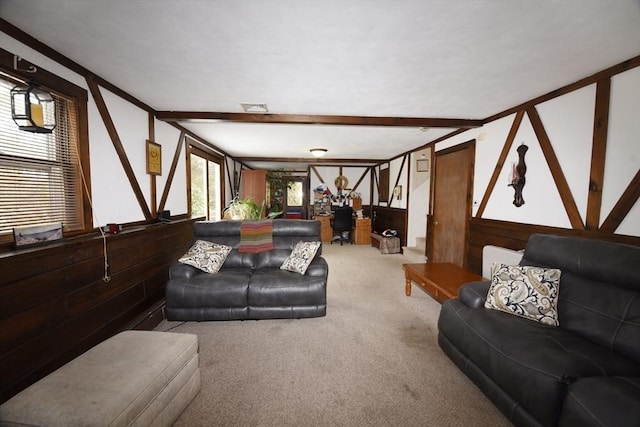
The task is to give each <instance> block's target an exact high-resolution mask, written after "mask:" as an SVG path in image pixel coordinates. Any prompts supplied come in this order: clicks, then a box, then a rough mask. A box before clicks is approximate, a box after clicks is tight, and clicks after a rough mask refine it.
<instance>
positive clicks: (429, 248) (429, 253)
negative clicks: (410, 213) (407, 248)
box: [425, 139, 476, 268]
mask: <svg viewBox="0 0 640 427" xmlns="http://www.w3.org/2000/svg"><path fill="white" fill-rule="evenodd" d="M475 145H476V140H475V139H471V140H469V141H466V142H463V143H461V144H458V145H454V146H453V147H449V148H445V149H443V150H440V151H435V149H434V148H433V146H432V150H434V151H433V152H432V156H431V158H432V159H433V163H432V168H431V172H430V173H431V177H430V179H431V188H430V193H431V194H430V203H429V213H428V214H427V239H426V248H425V256H426V257H427V262H433V250H434V234H435V233H436V229H435V226H434V222H433V221H434V218H433V217H434V211H435V209H436V206H435V193H436V191H437V190H438V188H437V187H438V183H437V182H435V181H436V179H435V177H436V168H437V167H438V159H437V158H438V156H443V155H446V154H451V153H453V152H456V151H460V150H466V149H470V150H472V151H471V155H472V161H471V165H470V167H469V172H468V176H467V185H468V189H469V190H468V191H467V197H466V207H465V210H466V220H465V226H464V249H463V254H464V255H463V260H462V266H463V267H464V268H466V267H467V260H468V258H469V230H470V220H471V217H472V209H473V178H474V169H475V155H476V153H475Z"/></svg>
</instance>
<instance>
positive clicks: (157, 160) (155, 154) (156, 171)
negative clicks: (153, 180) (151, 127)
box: [147, 140, 162, 175]
mask: <svg viewBox="0 0 640 427" xmlns="http://www.w3.org/2000/svg"><path fill="white" fill-rule="evenodd" d="M147 173H148V174H149V175H162V146H161V145H160V144H156V143H155V142H151V141H149V140H147Z"/></svg>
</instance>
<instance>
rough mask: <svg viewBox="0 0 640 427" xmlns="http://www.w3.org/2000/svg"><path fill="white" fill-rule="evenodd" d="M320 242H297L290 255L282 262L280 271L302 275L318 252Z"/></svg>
mask: <svg viewBox="0 0 640 427" xmlns="http://www.w3.org/2000/svg"><path fill="white" fill-rule="evenodd" d="M320 245H321V243H320V242H317V241H316V242H303V241H299V242H298V243H296V246H295V247H294V248H293V251H291V255H289V256H288V257H287V259H285V260H284V262H283V263H282V265H281V266H280V269H282V270H287V271H292V272H294V273H299V274H304V273H305V272H306V271H307V268H308V267H309V264H311V261H313V258H314V257H315V256H316V252H318V248H319V247H320Z"/></svg>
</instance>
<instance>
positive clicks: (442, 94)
mask: <svg viewBox="0 0 640 427" xmlns="http://www.w3.org/2000/svg"><path fill="white" fill-rule="evenodd" d="M0 17H2V18H3V19H5V20H7V21H8V22H10V23H12V24H14V25H15V26H17V27H18V28H20V29H22V30H24V31H25V32H27V33H29V34H31V35H32V36H34V37H35V38H37V39H39V40H41V41H43V42H44V43H46V44H47V45H49V46H50V47H52V48H53V49H55V50H56V51H58V52H60V53H62V54H63V55H65V56H67V57H69V58H70V59H72V60H74V61H75V62H77V63H79V64H80V65H82V66H83V67H85V68H87V69H89V70H91V71H92V72H94V73H95V74H97V75H99V76H100V77H102V78H104V79H106V80H107V81H109V82H111V83H112V84H114V85H115V86H117V87H119V88H121V89H122V90H124V91H126V92H128V93H130V94H131V95H133V96H135V97H136V98H138V99H140V100H141V101H142V102H144V103H146V104H148V105H150V106H151V107H152V108H154V109H156V110H158V111H162V110H174V111H204V112H231V113H241V112H243V110H242V109H241V106H240V103H241V102H259V103H266V104H267V105H268V107H269V112H270V113H273V114H313V115H340V116H387V117H424V118H455V119H484V118H487V117H489V116H492V115H494V114H497V113H499V112H501V111H504V110H506V109H508V108H511V107H514V106H516V105H518V104H520V103H523V102H525V101H528V100H530V99H533V98H535V97H537V96H540V95H543V94H545V93H548V92H550V91H552V90H555V89H557V88H559V87H562V86H564V85H567V84H569V83H573V82H575V81H577V80H580V79H581V78H584V77H587V76H589V75H591V74H594V73H596V72H598V71H601V70H603V69H605V68H607V67H609V66H613V65H616V64H618V63H620V62H622V61H624V60H627V59H630V58H632V57H634V56H637V55H639V54H640V0H615V1H614V0H562V1H561V0H539V1H530V0H419V1H418V0H416V1H410V0H349V1H345V0H306V1H305V0H297V1H296V0H235V1H233V0H181V1H175V0H110V1H109V0H55V1H53V0H49V1H43V0H0ZM27 59H28V58H27ZM181 124H182V125H183V126H185V127H186V128H188V129H189V130H192V131H194V132H195V133H197V134H198V135H199V136H201V137H202V138H204V139H206V140H207V141H209V142H210V143H211V144H213V145H215V146H217V147H219V148H221V149H222V150H224V151H225V152H227V153H229V154H230V155H232V156H237V157H265V160H269V159H272V158H312V157H311V155H310V153H309V151H308V150H309V149H310V148H312V147H316V146H320V147H324V148H327V149H328V150H329V152H328V154H327V158H331V159H361V158H367V159H389V158H392V157H394V156H396V155H399V154H402V153H404V152H407V151H410V150H412V149H415V148H417V147H421V146H423V145H424V144H426V143H428V142H429V141H433V140H434V139H437V138H438V137H440V136H442V135H445V134H447V133H449V132H451V131H453V130H455V129H442V128H431V129H429V130H428V131H427V132H423V131H420V130H419V129H416V128H402V127H362V126H332V125H292V124H255V123H238V122H224V121H210V122H204V121H202V120H200V121H195V122H181ZM265 165H266V166H268V164H267V163H260V166H265ZM282 165H283V164H280V165H279V166H278V167H282ZM254 166H255V165H254ZM289 166H295V165H293V164H291V165H289Z"/></svg>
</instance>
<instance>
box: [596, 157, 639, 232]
mask: <svg viewBox="0 0 640 427" xmlns="http://www.w3.org/2000/svg"><path fill="white" fill-rule="evenodd" d="M638 198H640V169H638V172H636V175H635V176H634V177H633V179H632V180H631V182H630V183H629V185H628V186H627V188H626V189H625V190H624V193H622V196H620V199H618V202H617V203H616V205H615V206H614V207H613V209H611V212H610V213H609V216H607V219H605V220H604V222H603V223H602V226H601V227H600V231H602V232H605V233H614V232H615V231H616V229H617V228H618V226H620V224H621V223H622V221H623V220H624V219H625V217H626V216H627V215H628V214H629V211H631V208H633V205H635V204H636V202H637V201H638Z"/></svg>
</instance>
